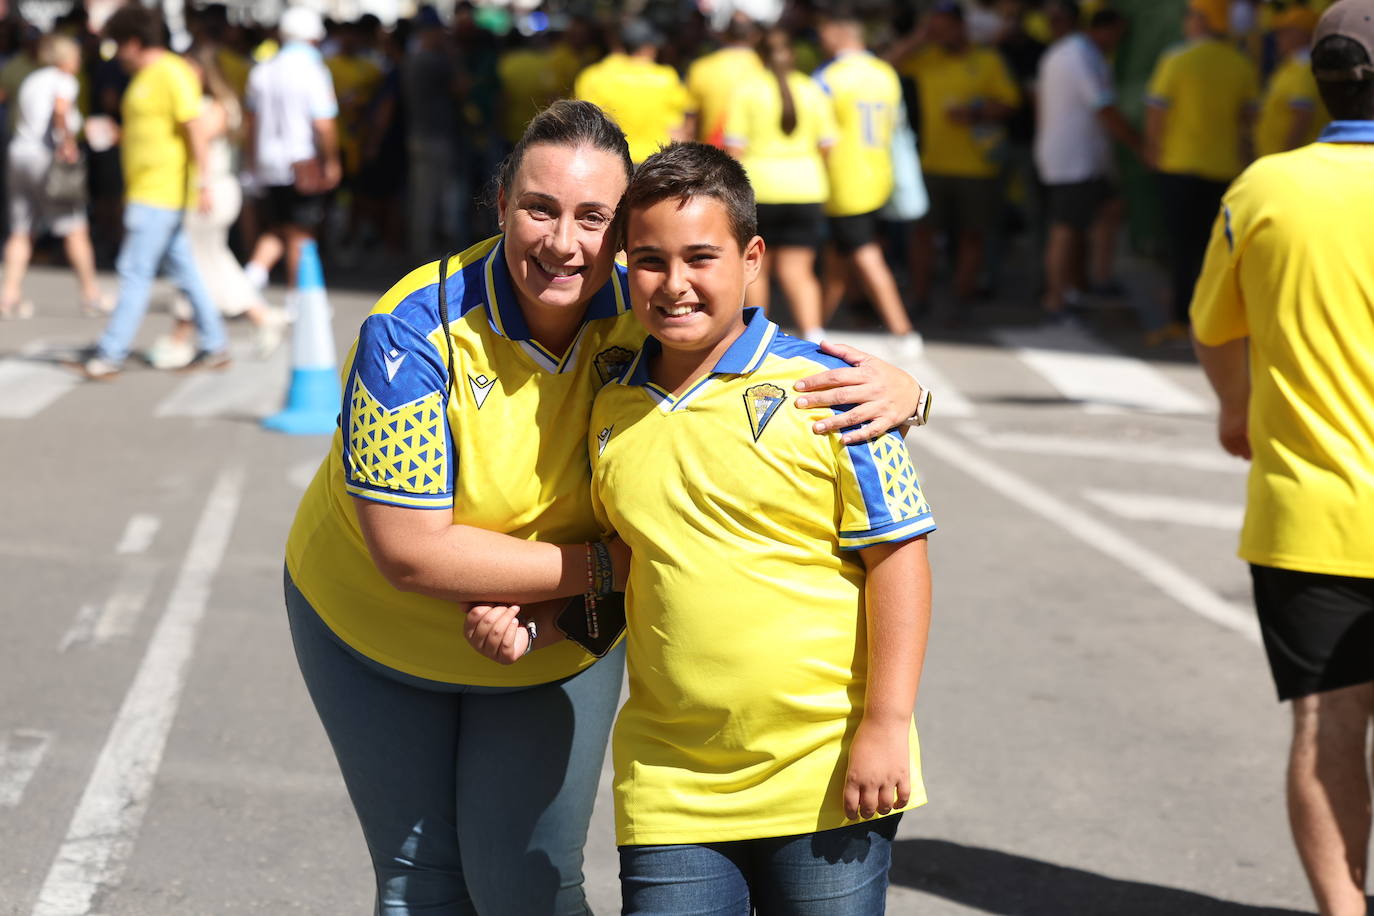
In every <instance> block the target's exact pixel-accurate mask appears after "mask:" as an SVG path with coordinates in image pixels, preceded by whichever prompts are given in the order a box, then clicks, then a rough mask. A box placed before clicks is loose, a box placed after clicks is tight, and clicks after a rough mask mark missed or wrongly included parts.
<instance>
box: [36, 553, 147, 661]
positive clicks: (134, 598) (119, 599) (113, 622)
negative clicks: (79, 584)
mask: <svg viewBox="0 0 1374 916" xmlns="http://www.w3.org/2000/svg"><path fill="white" fill-rule="evenodd" d="M160 566H161V564H159V563H156V562H149V561H148V560H146V559H136V560H130V561H129V563H128V564H127V565H126V566H125V567H124V572H123V573H122V574H121V575H120V577H119V580H118V581H117V582H116V583H115V587H114V589H113V590H112V591H111V592H110V597H109V598H107V599H105V602H104V603H103V604H83V605H82V606H81V609H80V610H79V611H77V613H76V619H75V620H73V621H72V625H71V627H69V628H68V630H67V632H66V633H65V634H63V636H62V640H61V642H59V643H58V644H57V651H59V652H66V651H67V650H68V649H70V648H72V647H73V646H79V645H84V644H88V643H89V644H93V645H103V644H104V643H107V642H110V641H111V640H113V639H118V638H119V637H121V636H128V635H129V634H130V633H132V632H133V631H134V626H135V625H136V624H137V623H138V618H139V615H140V614H142V613H143V608H144V607H146V606H147V604H148V595H149V594H151V593H152V590H153V583H154V581H155V580H156V579H157V573H158V570H159V568H160Z"/></svg>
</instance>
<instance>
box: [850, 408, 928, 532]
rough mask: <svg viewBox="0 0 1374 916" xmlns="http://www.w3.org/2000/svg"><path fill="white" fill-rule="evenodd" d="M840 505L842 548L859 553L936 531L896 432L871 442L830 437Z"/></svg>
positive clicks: (899, 435)
mask: <svg viewBox="0 0 1374 916" xmlns="http://www.w3.org/2000/svg"><path fill="white" fill-rule="evenodd" d="M833 441H834V444H835V449H836V457H837V459H838V473H837V483H838V486H839V495H840V501H841V504H842V506H841V513H840V547H841V548H842V549H844V550H858V549H860V548H863V547H872V546H873V545H874V544H889V543H896V542H898V541H906V540H910V539H911V538H914V537H919V536H920V535H922V534H926V533H927V532H930V531H934V530H935V518H934V516H933V515H932V514H931V511H930V505H929V504H928V503H927V502H926V498H925V495H924V494H923V493H922V492H921V484H920V481H919V480H917V478H916V468H915V466H914V465H912V463H911V455H910V454H909V453H908V452H907V448H906V441H905V440H904V439H902V436H901V433H899V432H897V431H896V430H892V431H890V432H887V433H884V434H883V435H881V436H879V437H878V438H877V439H874V440H873V441H872V442H860V443H856V444H854V445H845V444H843V443H842V442H840V440H839V438H838V437H835V438H834V440H833Z"/></svg>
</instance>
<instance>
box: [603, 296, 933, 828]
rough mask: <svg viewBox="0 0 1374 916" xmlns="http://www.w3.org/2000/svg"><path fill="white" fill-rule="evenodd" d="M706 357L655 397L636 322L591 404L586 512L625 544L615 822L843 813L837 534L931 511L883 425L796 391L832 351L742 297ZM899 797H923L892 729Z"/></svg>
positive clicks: (851, 674) (738, 824) (853, 683)
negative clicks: (836, 426) (858, 427)
mask: <svg viewBox="0 0 1374 916" xmlns="http://www.w3.org/2000/svg"><path fill="white" fill-rule="evenodd" d="M745 314H746V316H748V318H747V320H748V325H747V327H746V329H745V332H744V334H743V335H742V336H741V337H739V338H738V339H737V340H736V341H735V342H734V343H733V344H731V346H730V348H729V349H728V351H727V352H726V353H725V354H724V355H723V356H722V357H721V358H720V360H719V361H718V362H717V363H716V365H715V367H714V370H713V372H712V373H711V374H709V375H707V376H705V377H703V378H702V380H701V381H700V382H698V383H697V384H696V385H694V386H692V388H691V389H689V390H688V391H687V392H686V393H684V394H682V395H681V396H679V397H673V396H672V395H670V394H669V393H668V392H666V391H664V390H663V389H662V388H659V387H658V386H657V385H655V384H653V382H652V380H651V378H650V375H649V372H648V366H649V365H650V364H651V362H652V360H653V358H654V354H655V353H656V352H657V351H658V350H659V346H658V342H657V341H656V340H654V339H652V338H650V339H649V340H648V341H646V342H645V345H644V349H643V350H642V351H641V353H640V355H639V356H638V357H637V358H636V360H635V362H634V363H633V364H631V366H630V369H629V370H628V371H627V372H626V374H625V375H624V376H623V378H622V380H621V381H620V382H618V383H612V384H610V385H607V386H606V387H605V388H603V389H602V390H601V393H600V394H599V395H598V396H597V399H596V405H595V406H594V407H593V408H592V424H591V429H590V434H589V437H588V450H589V453H590V456H591V461H592V464H593V469H592V487H593V499H594V502H595V504H596V509H597V513H598V518H600V519H601V520H602V521H603V524H605V525H606V527H607V530H614V531H616V532H617V533H619V534H620V536H621V537H623V538H624V539H625V542H626V543H627V544H628V545H629V546H630V548H631V549H632V550H633V552H634V560H633V561H632V563H631V565H630V580H629V586H628V588H627V590H626V602H627V613H626V616H627V618H628V635H627V637H626V640H627V641H626V652H627V654H626V661H627V665H628V671H629V683H630V691H629V699H628V700H627V701H626V703H625V705H624V706H623V707H622V708H621V710H620V716H619V718H618V719H617V721H616V726H615V737H614V739H613V741H612V749H613V754H614V757H615V802H616V842H617V843H620V844H630V845H639V844H664V843H706V842H728V841H731V840H746V839H756V838H760V837H779V836H791V835H794V834H800V833H810V832H813V831H817V830H830V829H832V828H835V827H841V826H844V825H845V824H848V823H850V821H848V820H846V818H845V815H844V806H843V792H844V782H845V771H846V767H847V762H848V757H849V747H850V742H851V740H852V739H853V735H854V731H855V729H856V728H857V727H858V725H859V722H860V721H861V720H862V719H863V713H864V703H863V696H864V685H865V684H866V682H867V677H868V658H869V653H868V639H867V627H866V614H865V592H864V588H865V586H864V583H865V579H866V572H865V569H864V564H863V560H862V559H861V558H860V557H859V555H858V554H856V553H855V551H856V550H857V549H859V548H862V547H869V546H873V545H876V544H888V543H894V542H897V541H905V540H909V539H911V538H915V537H918V536H920V535H922V534H925V533H927V532H929V531H931V530H933V529H934V527H935V524H934V521H933V519H932V516H931V512H930V507H929V506H928V505H927V503H926V500H925V497H924V496H923V495H922V493H921V488H920V484H919V482H918V480H917V476H916V470H915V468H914V467H913V466H912V464H911V459H910V456H909V455H908V454H907V448H906V444H905V442H903V440H902V437H901V435H900V434H899V433H897V432H890V433H887V434H886V435H883V436H880V437H879V438H878V439H876V440H875V441H873V442H866V443H862V444H859V445H851V446H845V445H844V444H842V443H841V442H840V441H839V439H838V438H836V437H822V436H816V435H814V434H813V433H812V432H811V424H812V423H813V422H815V421H816V420H818V419H820V418H821V417H822V416H825V415H827V414H829V413H830V411H829V409H828V408H820V409H814V410H796V409H795V408H794V407H793V406H792V405H790V404H787V403H786V402H787V400H788V398H789V397H790V392H792V390H793V388H792V386H793V384H794V383H795V382H796V380H797V379H799V378H802V377H804V376H806V375H809V374H811V373H813V372H816V371H820V370H825V369H832V368H837V367H839V366H842V365H843V363H841V362H840V361H839V360H837V359H834V358H832V357H828V356H825V355H824V354H822V353H821V352H820V351H819V350H818V348H817V347H816V346H815V345H813V344H809V343H806V342H805V341H801V340H797V339H795V338H792V337H788V336H787V335H785V334H783V333H781V332H780V331H779V330H778V328H777V326H776V325H774V324H773V323H772V322H770V321H769V320H768V319H767V318H766V317H764V315H763V313H762V312H761V311H759V310H757V309H750V310H748V311H746V313H745ZM910 750H911V758H910V767H911V770H910V773H911V802H910V805H909V806H908V807H917V806H919V805H922V804H924V803H925V800H926V797H925V791H924V788H923V784H922V780H921V768H920V754H919V748H918V745H917V739H916V730H915V727H914V723H913V726H912V727H911V729H910Z"/></svg>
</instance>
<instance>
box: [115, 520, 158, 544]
mask: <svg viewBox="0 0 1374 916" xmlns="http://www.w3.org/2000/svg"><path fill="white" fill-rule="evenodd" d="M161 526H162V520H161V519H160V518H158V517H157V516H156V515H135V516H132V517H131V518H130V519H129V524H127V525H125V526H124V535H123V536H122V537H121V538H120V539H119V546H118V547H116V548H115V553H143V552H144V551H145V550H147V549H148V546H149V545H150V544H152V543H153V538H154V537H156V536H157V529H158V528H160V527H161Z"/></svg>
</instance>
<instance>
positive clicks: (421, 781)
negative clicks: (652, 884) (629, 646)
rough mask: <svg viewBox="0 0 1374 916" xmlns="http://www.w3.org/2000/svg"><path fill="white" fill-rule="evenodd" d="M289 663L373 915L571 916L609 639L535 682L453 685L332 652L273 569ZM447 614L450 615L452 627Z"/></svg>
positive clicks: (608, 683)
mask: <svg viewBox="0 0 1374 916" xmlns="http://www.w3.org/2000/svg"><path fill="white" fill-rule="evenodd" d="M286 608H287V615H288V619H289V621H290V625H291V638H292V640H293V642H294V643H295V647H296V659H297V661H298V662H299V663H300V668H301V673H302V674H303V675H304V676H305V683H306V686H307V687H308V688H309V690H310V697H311V699H312V700H313V701H314V703H315V709H316V710H317V711H318V712H319V715H320V720H321V721H322V722H323V723H324V729H325V732H326V733H328V735H329V741H330V743H331V744H332V745H333V746H334V754H335V756H336V757H337V758H338V761H339V769H340V770H342V771H343V777H344V783H345V785H347V787H348V794H349V797H350V798H351V799H352V802H353V807H354V810H356V811H357V814H358V820H359V821H360V822H361V823H362V828H363V837H364V838H365V839H366V841H367V848H368V851H369V852H370V853H371V856H372V867H373V871H374V872H375V874H376V879H377V903H376V910H375V912H376V913H377V914H381V916H411V914H420V913H424V914H431V916H439V914H442V916H476V914H479V913H480V914H481V916H532V914H538V916H585V914H588V913H590V910H588V908H587V903H586V897H585V895H584V894H583V890H582V844H583V843H584V842H585V841H586V839H587V825H588V822H589V821H590V820H591V815H592V803H593V802H594V800H595V798H596V786H597V780H598V778H599V777H600V774H601V763H602V760H603V758H604V757H605V753H606V741H607V737H608V736H609V734H610V729H611V721H612V719H614V717H615V710H616V706H617V705H618V703H619V699H620V683H621V677H622V674H623V672H624V668H625V655H624V646H623V645H622V646H621V647H620V648H618V649H616V650H615V651H614V652H612V653H610V654H608V655H607V656H606V657H605V658H603V659H602V660H601V661H599V662H597V663H596V664H594V665H592V666H591V667H590V668H588V669H586V670H585V671H582V672H580V673H578V674H576V675H574V676H573V677H570V678H567V679H565V680H563V681H559V682H556V683H552V684H541V685H538V686H535V687H520V688H496V687H463V686H460V685H454V684H443V683H438V682H433V681H425V680H422V679H419V678H415V677H411V676H409V675H406V674H403V673H401V672H398V671H394V670H392V669H389V668H385V667H383V666H382V665H380V664H379V663H377V662H374V661H371V660H370V659H366V658H364V657H362V656H361V655H359V654H358V653H356V652H355V651H354V650H353V649H351V648H349V647H347V646H345V645H344V644H343V643H342V642H341V641H340V640H339V639H338V637H336V636H335V635H334V634H333V632H332V631H331V630H330V629H329V628H328V626H327V625H326V624H325V623H324V621H322V620H321V619H320V617H319V615H318V614H316V613H315V611H314V609H313V608H311V607H310V605H309V603H308V602H307V601H306V599H305V596H303V595H302V594H301V593H300V591H299V590H298V589H297V588H296V586H295V584H294V583H292V581H291V578H290V576H289V575H288V576H287V577H286ZM458 624H459V622H458V621H456V620H455V625H458Z"/></svg>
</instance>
